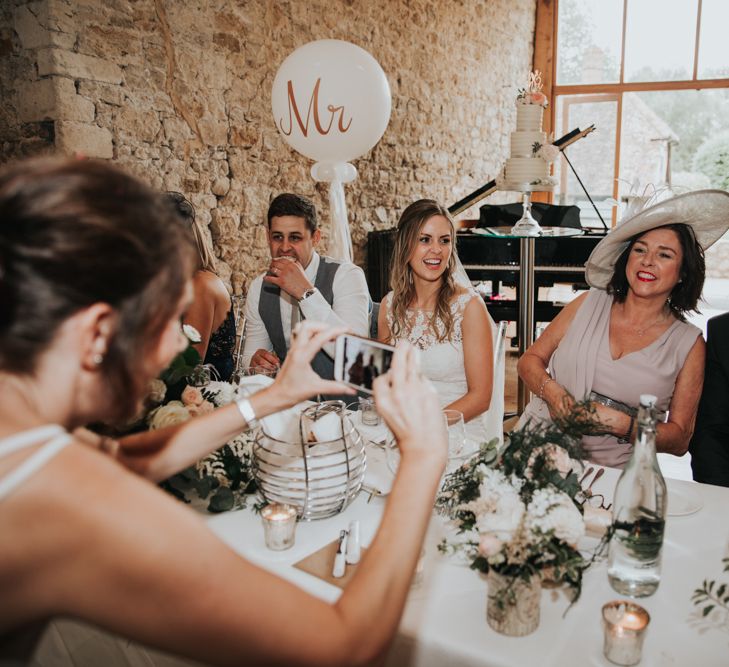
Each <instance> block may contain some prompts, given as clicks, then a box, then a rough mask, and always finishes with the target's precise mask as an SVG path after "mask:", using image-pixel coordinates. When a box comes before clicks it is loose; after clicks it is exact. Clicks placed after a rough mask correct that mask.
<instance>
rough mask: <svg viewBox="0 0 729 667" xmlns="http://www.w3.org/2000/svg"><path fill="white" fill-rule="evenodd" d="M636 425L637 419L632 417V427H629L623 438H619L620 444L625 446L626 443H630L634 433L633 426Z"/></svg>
mask: <svg viewBox="0 0 729 667" xmlns="http://www.w3.org/2000/svg"><path fill="white" fill-rule="evenodd" d="M634 424H635V417H633V416H631V417H630V425H629V426H628V430H627V431H626V432H625V433H624V434H623V435H621V436H619V437H618V442H619V443H621V444H623V445H624V444H625V443H626V442H630V440H631V437H630V436H631V435H632V433H633V425H634Z"/></svg>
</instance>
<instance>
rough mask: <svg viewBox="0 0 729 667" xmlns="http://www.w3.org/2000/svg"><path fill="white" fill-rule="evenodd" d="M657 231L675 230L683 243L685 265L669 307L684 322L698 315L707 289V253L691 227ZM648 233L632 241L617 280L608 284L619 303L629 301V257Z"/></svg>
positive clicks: (617, 269)
mask: <svg viewBox="0 0 729 667" xmlns="http://www.w3.org/2000/svg"><path fill="white" fill-rule="evenodd" d="M656 229H671V230H673V231H674V232H676V236H678V240H679V242H680V243H681V249H682V250H683V261H682V263H681V272H680V275H679V282H678V283H676V285H675V287H674V288H673V291H672V292H671V295H670V296H669V297H668V305H669V307H670V308H671V311H672V312H673V314H674V315H675V316H676V317H678V318H679V319H680V320H683V319H684V314H685V313H688V312H691V311H696V312H698V309H697V305H698V303H699V299H700V298H701V290H702V289H703V288H704V278H705V276H706V264H705V262H704V250H703V248H702V247H701V246H700V245H699V242H698V241H697V240H696V236H695V235H694V231H693V229H692V228H691V226H690V225H687V224H684V223H676V224H672V225H664V226H663V227H656ZM649 231H652V230H649ZM647 233H648V232H643V233H642V234H637V235H636V236H634V237H633V238H631V239H630V242H629V243H628V247H627V248H626V249H625V250H624V251H623V252H622V254H621V255H620V257H618V260H617V261H616V262H615V267H614V268H613V277H612V278H611V279H610V282H609V283H608V286H607V291H608V294H612V295H613V297H614V298H615V300H616V301H617V302H618V303H622V302H623V301H625V297H626V296H627V294H628V277H627V275H626V273H625V268H626V266H627V265H628V257H629V255H630V253H631V251H632V250H633V246H634V245H635V242H636V241H637V240H638V239H640V238H641V237H642V236H643V235H645V234H647Z"/></svg>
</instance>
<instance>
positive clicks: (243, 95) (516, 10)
mask: <svg viewBox="0 0 729 667" xmlns="http://www.w3.org/2000/svg"><path fill="white" fill-rule="evenodd" d="M0 4H2V8H1V9H0V21H2V23H1V24H0V58H2V63H1V64H0V75H2V90H0V93H2V99H3V105H2V111H0V161H6V160H8V159H10V158H13V157H16V156H19V155H24V154H29V153H37V152H39V151H41V150H57V151H61V152H63V153H66V154H74V153H82V154H84V155H88V156H96V157H103V158H112V159H113V160H115V161H116V162H118V163H120V164H122V165H124V166H126V167H128V168H129V169H131V170H132V171H134V172H135V173H137V174H139V175H140V176H142V177H144V178H146V179H147V180H148V181H150V182H151V183H152V184H153V185H154V186H156V187H159V188H163V189H170V190H180V191H182V192H184V193H186V194H187V195H188V196H189V197H190V199H191V200H192V201H193V203H194V204H195V206H196V208H197V211H198V217H199V218H200V219H201V220H203V221H204V222H205V223H207V224H208V225H209V227H208V228H209V231H210V234H211V238H212V240H213V242H214V247H215V251H216V255H217V257H218V258H219V260H220V261H219V270H220V273H221V276H222V277H223V278H224V279H225V280H227V281H229V282H230V284H231V286H232V287H233V289H234V290H235V291H236V292H240V291H241V290H243V289H244V288H245V284H246V283H247V282H248V281H249V280H250V279H251V277H252V276H253V275H255V273H257V272H258V271H260V270H261V268H262V267H263V266H264V265H265V263H266V260H267V255H268V251H267V246H266V243H265V233H264V226H263V224H262V223H263V221H264V220H265V212H266V209H267V207H268V202H269V201H270V198H271V197H272V196H273V195H275V194H276V193H278V192H281V191H296V192H300V193H303V194H306V195H309V196H311V197H313V198H314V200H315V201H316V203H317V205H318V207H319V210H320V212H321V216H322V220H323V222H324V225H323V234H324V241H323V244H324V248H326V241H327V233H328V200H327V193H326V186H323V185H318V184H315V183H314V181H313V180H312V178H311V177H310V175H309V168H310V166H311V163H310V161H309V160H307V159H306V158H304V157H302V156H300V155H298V154H296V153H294V152H293V151H292V150H291V149H290V148H289V147H288V146H287V145H286V144H285V143H284V142H283V140H282V139H281V137H280V136H279V135H278V133H277V131H276V128H275V126H274V123H273V119H272V115H271V111H270V91H271V86H272V83H273V79H274V76H275V74H276V71H277V69H278V66H279V65H280V64H281V62H282V61H283V60H284V58H285V57H286V56H287V55H288V54H289V53H290V52H291V51H293V50H294V49H295V48H297V47H298V46H301V45H302V44H305V43H306V42H309V41H311V40H314V39H322V38H337V39H345V40H348V41H351V42H353V43H355V44H358V45H360V46H362V47H364V48H366V49H367V50H368V51H370V53H372V54H373V55H374V56H375V58H377V60H378V61H379V62H380V64H381V65H382V67H383V69H384V70H385V72H386V74H387V77H388V80H389V82H390V87H391V90H392V95H393V107H392V117H391V120H390V125H389V127H388V129H387V131H386V132H385V135H384V137H383V138H382V140H381V141H380V143H379V144H378V145H377V146H376V147H375V148H374V149H373V150H372V151H371V152H370V153H369V154H368V155H366V156H365V157H363V158H361V159H359V160H357V161H356V162H355V164H356V166H357V169H358V170H359V177H358V179H357V180H356V181H355V182H353V183H351V184H348V185H346V186H345V189H346V194H347V205H348V208H349V217H350V223H351V228H352V236H353V241H354V245H355V259H356V261H357V262H358V263H360V264H364V262H365V259H366V256H365V252H366V250H365V246H366V235H367V232H368V231H370V230H372V229H381V228H387V227H390V226H392V225H394V224H395V223H396V221H397V218H398V214H399V212H400V211H401V210H402V209H403V208H404V207H405V206H406V205H407V204H408V203H410V202H411V201H413V200H415V199H417V198H420V197H423V196H430V197H435V198H437V199H440V200H442V201H444V202H445V203H446V204H448V203H452V202H454V201H456V200H457V199H459V198H460V197H462V196H463V195H465V194H467V193H468V192H470V191H472V190H473V189H475V188H476V187H478V186H480V185H482V184H483V183H484V182H486V181H488V180H490V179H491V178H492V177H494V176H495V175H496V172H497V171H498V169H499V168H500V166H501V164H502V163H503V160H504V158H505V157H506V156H507V153H508V142H509V132H510V131H511V130H512V129H513V126H514V123H515V121H514V117H515V108H514V103H513V101H514V97H515V92H516V88H517V87H520V86H521V85H523V82H524V81H525V79H526V76H527V73H528V71H529V69H530V65H531V57H532V46H533V33H534V18H535V0H488V2H471V1H470V0H448V1H445V0H358V1H356V2H355V1H354V0H310V1H309V2H301V1H295V0H291V1H278V2H275V1H271V0H268V1H266V0H251V1H249V2H242V1H241V0H237V1H236V0H209V1H208V2H205V3H188V2H186V1H185V0H105V1H104V2H101V0H40V1H38V2H31V3H28V2H23V1H21V0H6V2H3V3H0ZM507 198H508V196H507ZM512 198H513V197H512ZM492 199H493V200H494V201H499V198H498V197H496V198H492ZM470 213H471V214H473V217H475V216H477V210H476V209H475V208H474V210H472V211H471V212H470ZM468 215H469V212H467V213H466V214H465V216H464V217H468Z"/></svg>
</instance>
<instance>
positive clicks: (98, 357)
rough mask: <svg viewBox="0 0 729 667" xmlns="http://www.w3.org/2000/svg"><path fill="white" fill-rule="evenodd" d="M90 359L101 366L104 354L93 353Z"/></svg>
mask: <svg viewBox="0 0 729 667" xmlns="http://www.w3.org/2000/svg"><path fill="white" fill-rule="evenodd" d="M91 361H93V362H94V364H95V365H96V366H101V364H102V363H103V361H104V355H103V354H100V353H99V354H95V355H94V356H93V358H92V359H91Z"/></svg>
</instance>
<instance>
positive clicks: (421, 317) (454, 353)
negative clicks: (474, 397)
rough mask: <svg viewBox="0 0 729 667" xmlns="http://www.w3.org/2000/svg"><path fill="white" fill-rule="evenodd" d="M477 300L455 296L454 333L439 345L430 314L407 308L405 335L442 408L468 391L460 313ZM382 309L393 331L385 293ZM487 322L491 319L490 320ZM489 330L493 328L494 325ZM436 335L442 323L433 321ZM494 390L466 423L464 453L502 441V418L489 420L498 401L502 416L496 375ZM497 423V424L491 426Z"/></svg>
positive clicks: (472, 295)
mask: <svg viewBox="0 0 729 667" xmlns="http://www.w3.org/2000/svg"><path fill="white" fill-rule="evenodd" d="M478 298H480V297H479V296H478V295H477V294H475V293H474V292H470V291H469V292H465V293H463V294H461V295H460V296H458V297H456V298H455V299H454V300H453V302H452V303H451V313H452V315H453V331H452V333H451V337H450V339H449V340H447V341H445V342H439V341H438V338H437V336H436V335H435V333H433V332H432V331H431V330H430V327H429V326H428V320H429V319H430V312H426V311H422V310H417V309H409V310H408V318H409V323H410V330H409V332H408V334H407V336H404V337H405V338H406V339H407V340H408V341H409V342H410V343H411V344H412V345H414V346H415V347H416V348H418V349H419V350H420V365H421V368H422V370H423V373H424V374H425V376H426V377H427V378H428V379H429V380H430V381H431V382H432V383H433V385H434V386H435V389H436V391H437V392H438V397H439V398H440V404H441V406H443V407H445V406H446V405H449V404H450V403H453V401H455V400H457V399H459V398H460V397H461V396H463V395H464V394H465V393H467V392H468V383H467V382H466V366H465V360H464V357H463V331H462V324H463V313H464V311H465V309H466V306H467V305H468V302H469V301H470V300H471V299H478ZM382 307H383V308H385V309H386V310H385V313H386V318H387V324H388V327H389V328H390V331H392V292H390V293H388V294H387V296H385V298H384V299H383V301H382ZM489 320H490V318H489ZM491 324H492V331H493V329H494V326H493V322H492V323H491ZM436 326H437V327H438V333H441V332H442V331H443V326H444V325H443V323H442V322H441V321H440V320H439V321H437V322H436ZM493 388H494V391H493V395H492V399H491V406H492V407H491V408H490V409H489V410H488V411H487V412H484V413H483V414H481V415H478V416H477V417H474V418H473V419H471V420H470V421H469V422H467V423H466V439H467V443H466V448H465V449H464V453H470V452H472V451H474V450H476V449H477V448H478V446H479V444H480V443H482V442H485V441H487V440H491V439H492V438H499V439H501V437H502V433H501V430H502V429H501V424H500V421H501V417H499V418H497V419H492V418H491V417H490V415H492V414H493V415H495V414H497V413H498V412H499V410H498V404H499V401H501V410H500V414H501V416H502V417H503V400H504V392H503V378H501V390H500V391H499V390H498V389H499V378H498V373H497V374H496V376H495V377H494V387H493ZM494 422H496V423H494Z"/></svg>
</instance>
